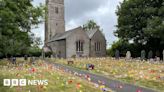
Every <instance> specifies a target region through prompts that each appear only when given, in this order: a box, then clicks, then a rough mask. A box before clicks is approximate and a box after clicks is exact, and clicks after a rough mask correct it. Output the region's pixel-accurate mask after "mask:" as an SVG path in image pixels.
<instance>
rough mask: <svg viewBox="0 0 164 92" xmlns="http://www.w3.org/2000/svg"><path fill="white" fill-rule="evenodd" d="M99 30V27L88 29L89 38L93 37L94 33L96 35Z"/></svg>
mask: <svg viewBox="0 0 164 92" xmlns="http://www.w3.org/2000/svg"><path fill="white" fill-rule="evenodd" d="M97 31H98V30H97V29H92V30H89V31H86V33H87V35H88V36H89V38H92V37H93V35H94V34H95V33H96V32H97Z"/></svg>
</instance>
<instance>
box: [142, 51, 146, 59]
mask: <svg viewBox="0 0 164 92" xmlns="http://www.w3.org/2000/svg"><path fill="white" fill-rule="evenodd" d="M145 56H146V52H145V50H142V51H141V60H142V61H143V60H145Z"/></svg>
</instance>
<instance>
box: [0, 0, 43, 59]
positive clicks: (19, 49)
mask: <svg viewBox="0 0 164 92" xmlns="http://www.w3.org/2000/svg"><path fill="white" fill-rule="evenodd" d="M31 2H32V0H0V52H1V53H0V54H1V55H0V56H1V57H2V56H3V57H4V56H7V55H8V54H9V55H22V54H26V53H27V50H28V48H29V47H30V46H31V43H32V42H33V41H32V40H31V38H30V36H29V33H30V30H31V28H32V27H33V26H34V27H35V26H37V25H38V24H39V23H41V22H42V19H43V18H42V17H44V7H43V6H39V7H34V6H33V5H32V3H31Z"/></svg>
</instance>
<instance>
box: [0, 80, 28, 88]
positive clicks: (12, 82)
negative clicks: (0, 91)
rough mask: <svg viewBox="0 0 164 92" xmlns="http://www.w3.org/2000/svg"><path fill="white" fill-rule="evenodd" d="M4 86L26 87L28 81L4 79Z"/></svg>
mask: <svg viewBox="0 0 164 92" xmlns="http://www.w3.org/2000/svg"><path fill="white" fill-rule="evenodd" d="M3 85H4V86H26V79H3Z"/></svg>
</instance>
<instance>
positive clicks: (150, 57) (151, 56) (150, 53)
mask: <svg viewBox="0 0 164 92" xmlns="http://www.w3.org/2000/svg"><path fill="white" fill-rule="evenodd" d="M152 58H153V51H152V50H150V51H149V53H148V59H152Z"/></svg>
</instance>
